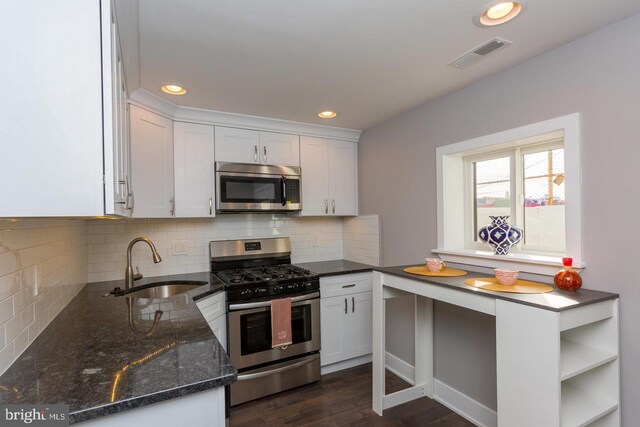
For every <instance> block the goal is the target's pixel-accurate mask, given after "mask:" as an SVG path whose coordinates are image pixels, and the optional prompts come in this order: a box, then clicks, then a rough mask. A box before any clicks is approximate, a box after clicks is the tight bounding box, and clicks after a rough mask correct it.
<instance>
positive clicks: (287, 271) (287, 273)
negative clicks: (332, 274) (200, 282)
mask: <svg viewBox="0 0 640 427" xmlns="http://www.w3.org/2000/svg"><path fill="white" fill-rule="evenodd" d="M216 275H217V276H218V277H219V278H220V279H221V280H222V281H223V282H225V283H227V284H229V285H248V284H262V283H265V284H266V283H272V282H273V283H277V282H280V281H286V280H290V279H300V278H306V277H314V276H315V274H314V273H312V272H310V271H309V270H305V269H303V268H300V267H296V266H294V265H291V264H284V265H273V266H269V267H248V268H244V269H233V270H223V271H219V272H217V273H216Z"/></svg>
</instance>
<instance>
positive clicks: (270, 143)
mask: <svg viewBox="0 0 640 427" xmlns="http://www.w3.org/2000/svg"><path fill="white" fill-rule="evenodd" d="M260 156H261V161H260V162H261V163H265V164H268V165H281V166H299V165H300V137H299V136H298V135H290V134H286V133H275V132H260Z"/></svg>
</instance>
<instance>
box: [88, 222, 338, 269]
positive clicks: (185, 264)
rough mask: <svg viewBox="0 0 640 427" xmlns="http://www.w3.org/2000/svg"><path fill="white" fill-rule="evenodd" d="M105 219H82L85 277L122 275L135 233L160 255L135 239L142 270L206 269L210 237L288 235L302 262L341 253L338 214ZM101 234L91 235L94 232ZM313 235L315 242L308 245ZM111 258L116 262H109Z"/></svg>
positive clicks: (135, 259) (294, 254) (135, 253)
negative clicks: (180, 247)
mask: <svg viewBox="0 0 640 427" xmlns="http://www.w3.org/2000/svg"><path fill="white" fill-rule="evenodd" d="M103 222H107V221H105V220H88V221H87V224H88V225H87V233H88V236H87V239H88V242H89V245H88V246H89V250H88V252H89V256H88V269H89V270H88V271H89V277H88V278H89V281H90V282H93V281H101V280H115V279H121V278H122V277H123V276H124V269H125V266H126V249H127V246H128V245H129V242H130V241H131V240H132V239H134V238H135V237H138V236H147V237H149V238H150V239H151V240H152V241H153V242H154V244H155V245H156V248H157V249H158V252H159V253H160V255H161V256H162V263H160V264H154V263H153V262H152V261H151V254H150V252H149V248H148V247H146V245H144V244H138V245H136V246H135V247H134V250H133V251H132V261H133V264H134V266H138V267H139V268H140V272H141V273H142V274H143V275H144V276H158V275H165V274H179V273H187V272H196V271H208V270H209V242H210V241H212V240H224V239H243V238H253V237H256V238H258V237H277V236H289V237H290V238H291V241H292V255H291V258H292V261H293V262H305V261H307V260H311V261H322V260H331V259H340V258H342V257H343V244H342V243H343V242H342V219H341V218H335V217H334V218H294V217H286V216H282V215H274V214H242V215H220V216H218V217H216V218H215V219H213V220H210V219H184V220H125V221H122V222H120V221H118V223H117V224H116V225H115V226H114V225H113V224H111V223H109V224H107V227H103V226H102V225H101V224H102V223H103ZM96 235H98V236H100V237H95V238H94V237H93V236H96ZM314 236H315V237H317V239H318V242H319V246H318V247H312V241H313V238H314ZM176 241H186V242H187V254H186V255H172V248H173V243H174V242H176ZM91 242H96V243H91ZM114 263H115V264H114Z"/></svg>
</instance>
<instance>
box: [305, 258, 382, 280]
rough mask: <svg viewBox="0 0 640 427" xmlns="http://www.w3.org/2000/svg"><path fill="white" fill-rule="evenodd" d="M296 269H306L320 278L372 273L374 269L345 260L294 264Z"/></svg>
mask: <svg viewBox="0 0 640 427" xmlns="http://www.w3.org/2000/svg"><path fill="white" fill-rule="evenodd" d="M296 265H297V266H298V267H302V268H306V269H307V270H310V271H313V272H314V273H317V274H318V275H320V277H326V276H339V275H341V274H352V273H365V272H367V271H373V269H374V268H375V267H373V266H372V265H368V264H361V263H359V262H353V261H347V260H346V259H336V260H332V261H318V262H305V263H302V264H296Z"/></svg>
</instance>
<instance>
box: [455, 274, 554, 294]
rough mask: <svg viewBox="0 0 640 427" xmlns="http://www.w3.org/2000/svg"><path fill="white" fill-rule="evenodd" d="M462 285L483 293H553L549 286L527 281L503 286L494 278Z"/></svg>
mask: <svg viewBox="0 0 640 427" xmlns="http://www.w3.org/2000/svg"><path fill="white" fill-rule="evenodd" d="M464 283H466V284H467V285H469V286H473V287H476V288H480V289H482V290H485V291H496V292H510V293H514V294H544V293H546V292H551V291H553V288H552V287H551V286H549V285H545V284H543V283H538V282H529V281H527V280H518V281H516V283H515V284H513V285H510V286H505V285H501V284H500V283H498V279H496V278H495V277H480V278H476V279H467V280H465V281H464Z"/></svg>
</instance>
